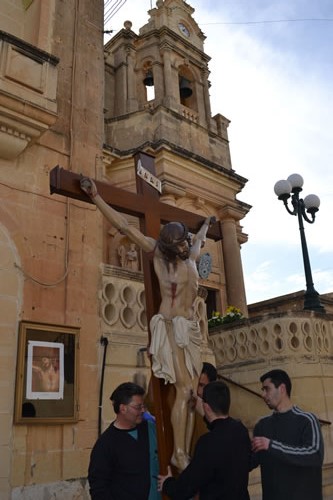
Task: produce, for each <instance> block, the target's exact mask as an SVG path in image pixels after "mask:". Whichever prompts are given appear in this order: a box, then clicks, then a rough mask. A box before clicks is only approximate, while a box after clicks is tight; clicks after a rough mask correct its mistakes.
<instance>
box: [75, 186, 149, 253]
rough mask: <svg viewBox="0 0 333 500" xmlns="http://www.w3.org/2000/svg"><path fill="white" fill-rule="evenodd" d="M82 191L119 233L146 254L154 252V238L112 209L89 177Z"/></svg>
mask: <svg viewBox="0 0 333 500" xmlns="http://www.w3.org/2000/svg"><path fill="white" fill-rule="evenodd" d="M80 184H81V189H82V191H84V192H85V193H86V194H87V195H88V196H89V198H90V199H91V200H92V201H93V202H94V203H95V205H96V206H97V208H99V210H100V211H101V212H102V214H103V215H104V217H106V219H107V220H108V221H109V222H111V224H112V225H113V226H115V227H116V228H117V229H119V231H121V232H122V233H123V234H125V235H126V236H128V238H129V239H130V240H131V241H133V243H136V244H137V245H138V246H139V247H140V248H142V250H143V251H145V252H152V251H153V250H154V248H155V245H156V240H154V238H149V237H148V236H145V235H144V234H142V233H141V231H139V230H138V229H136V227H133V226H132V225H130V224H129V223H128V220H127V219H126V217H124V216H123V215H122V214H121V213H119V212H117V211H116V210H115V209H114V208H112V207H110V205H108V204H107V203H105V201H104V200H103V198H102V197H101V196H100V195H99V194H98V191H97V187H96V184H95V183H94V181H93V180H92V179H90V178H89V177H83V178H82V179H81V181H80Z"/></svg>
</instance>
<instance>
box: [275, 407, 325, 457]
mask: <svg viewBox="0 0 333 500" xmlns="http://www.w3.org/2000/svg"><path fill="white" fill-rule="evenodd" d="M292 411H293V413H295V414H296V415H297V416H301V417H304V418H306V419H308V420H309V422H310V425H311V429H312V443H311V446H302V447H297V446H288V445H285V444H283V443H280V442H279V441H275V440H272V442H271V447H272V448H274V449H276V450H280V451H282V452H284V453H289V454H290V455H312V454H315V453H317V452H318V451H319V450H320V447H321V440H320V429H319V423H318V420H317V419H316V417H315V416H314V415H313V414H312V413H308V412H305V411H303V410H301V409H300V408H297V406H294V407H293V408H292Z"/></svg>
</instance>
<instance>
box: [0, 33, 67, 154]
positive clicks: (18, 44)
mask: <svg viewBox="0 0 333 500" xmlns="http://www.w3.org/2000/svg"><path fill="white" fill-rule="evenodd" d="M58 62H59V60H58V58H56V57H55V56H52V55H50V54H48V53H46V52H44V51H42V50H39V49H38V48H36V47H34V46H32V45H30V44H28V43H26V42H24V41H23V40H20V39H19V38H16V37H14V36H12V35H10V34H8V33H5V32H4V31H0V158H2V159H5V160H15V159H16V158H17V157H18V156H19V155H20V154H21V153H22V152H23V151H24V149H25V148H26V147H27V146H28V145H29V144H30V143H31V142H33V141H36V140H38V139H39V138H40V136H41V135H42V134H43V133H44V132H46V131H47V130H48V129H49V128H50V127H51V126H52V125H53V124H54V123H55V121H56V119H57V102H56V91H57V75H58V72H57V64H58Z"/></svg>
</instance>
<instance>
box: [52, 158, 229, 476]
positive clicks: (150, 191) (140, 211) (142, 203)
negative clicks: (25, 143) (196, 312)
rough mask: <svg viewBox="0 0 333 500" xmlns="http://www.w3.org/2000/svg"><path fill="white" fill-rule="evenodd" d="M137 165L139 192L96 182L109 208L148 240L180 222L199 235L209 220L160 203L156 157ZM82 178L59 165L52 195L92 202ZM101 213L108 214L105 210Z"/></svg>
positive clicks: (152, 304)
mask: <svg viewBox="0 0 333 500" xmlns="http://www.w3.org/2000/svg"><path fill="white" fill-rule="evenodd" d="M135 165H136V187H137V193H131V192H128V191H125V190H123V189H119V188H116V187H115V186H112V185H109V184H106V183H103V182H99V181H94V184H95V186H96V188H97V192H98V194H99V195H100V197H101V198H102V199H103V200H104V202H105V204H106V206H109V207H112V209H114V210H119V212H120V213H126V214H129V215H134V216H136V217H139V219H140V229H141V231H142V233H143V235H145V236H147V237H148V238H147V239H151V240H153V241H154V240H157V238H158V237H159V234H160V230H161V224H167V223H170V222H173V221H179V222H181V223H183V224H186V226H187V227H188V229H189V231H191V232H192V233H197V231H198V230H199V232H200V228H201V227H202V226H203V224H204V223H205V220H206V219H205V218H204V217H203V216H201V215H198V214H194V213H191V212H187V211H185V210H182V209H180V208H178V207H174V206H171V205H168V204H166V203H163V202H161V201H160V200H159V191H158V189H156V188H158V187H159V186H158V185H159V181H158V179H156V177H155V168H154V158H153V157H152V156H150V155H147V154H145V153H137V154H136V155H135ZM81 179H82V176H81V175H80V174H76V173H73V172H70V171H67V170H64V169H62V168H60V167H59V166H57V167H55V168H54V169H53V170H52V171H51V173H50V189H51V193H52V194H53V193H56V194H61V195H64V196H68V197H71V198H76V199H79V200H82V201H86V202H88V203H92V199H91V197H90V196H88V195H87V194H85V192H84V191H83V190H82V189H81V184H80V181H81ZM99 208H100V207H99ZM102 212H103V213H104V215H105V212H104V211H103V210H102ZM206 233H207V237H209V238H211V239H214V240H215V241H217V240H220V239H222V234H221V227H220V224H219V223H218V222H215V223H213V224H212V225H211V226H210V227H208V226H207V228H206V230H205V234H206ZM198 234H199V233H198ZM146 250H147V249H146ZM152 253H153V252H152ZM152 253H149V252H147V251H144V252H143V273H144V286H145V295H146V314H147V320H148V324H149V322H150V320H151V318H153V317H155V316H156V315H157V313H158V311H159V309H160V304H161V295H160V294H159V293H158V292H157V291H158V290H160V288H161V279H160V277H159V280H158V278H157V276H156V273H155V272H154V266H153V255H152ZM155 269H156V267H155ZM186 272H187V271H186ZM172 285H173V283H172ZM172 293H173V292H172ZM148 333H149V341H151V331H150V329H149V332H148ZM172 349H176V347H174V346H172ZM184 367H185V365H184ZM163 382H164V381H163V380H162V379H161V378H157V377H155V376H153V377H152V390H153V403H154V412H155V415H156V422H157V441H158V450H159V460H160V470H161V473H166V471H167V466H168V464H169V463H170V457H171V454H172V442H173V433H172V430H171V426H170V408H169V404H168V403H169V401H170V395H169V391H168V386H167V385H165V384H164V383H163Z"/></svg>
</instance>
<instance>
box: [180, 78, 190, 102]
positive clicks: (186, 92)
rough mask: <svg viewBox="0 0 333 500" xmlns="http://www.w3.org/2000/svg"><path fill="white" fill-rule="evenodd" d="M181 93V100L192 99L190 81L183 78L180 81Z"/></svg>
mask: <svg viewBox="0 0 333 500" xmlns="http://www.w3.org/2000/svg"><path fill="white" fill-rule="evenodd" d="M179 93H180V97H181V99H186V98H187V97H191V95H192V89H191V87H190V81H189V80H188V79H187V78H184V77H183V76H181V77H180V79H179Z"/></svg>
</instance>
